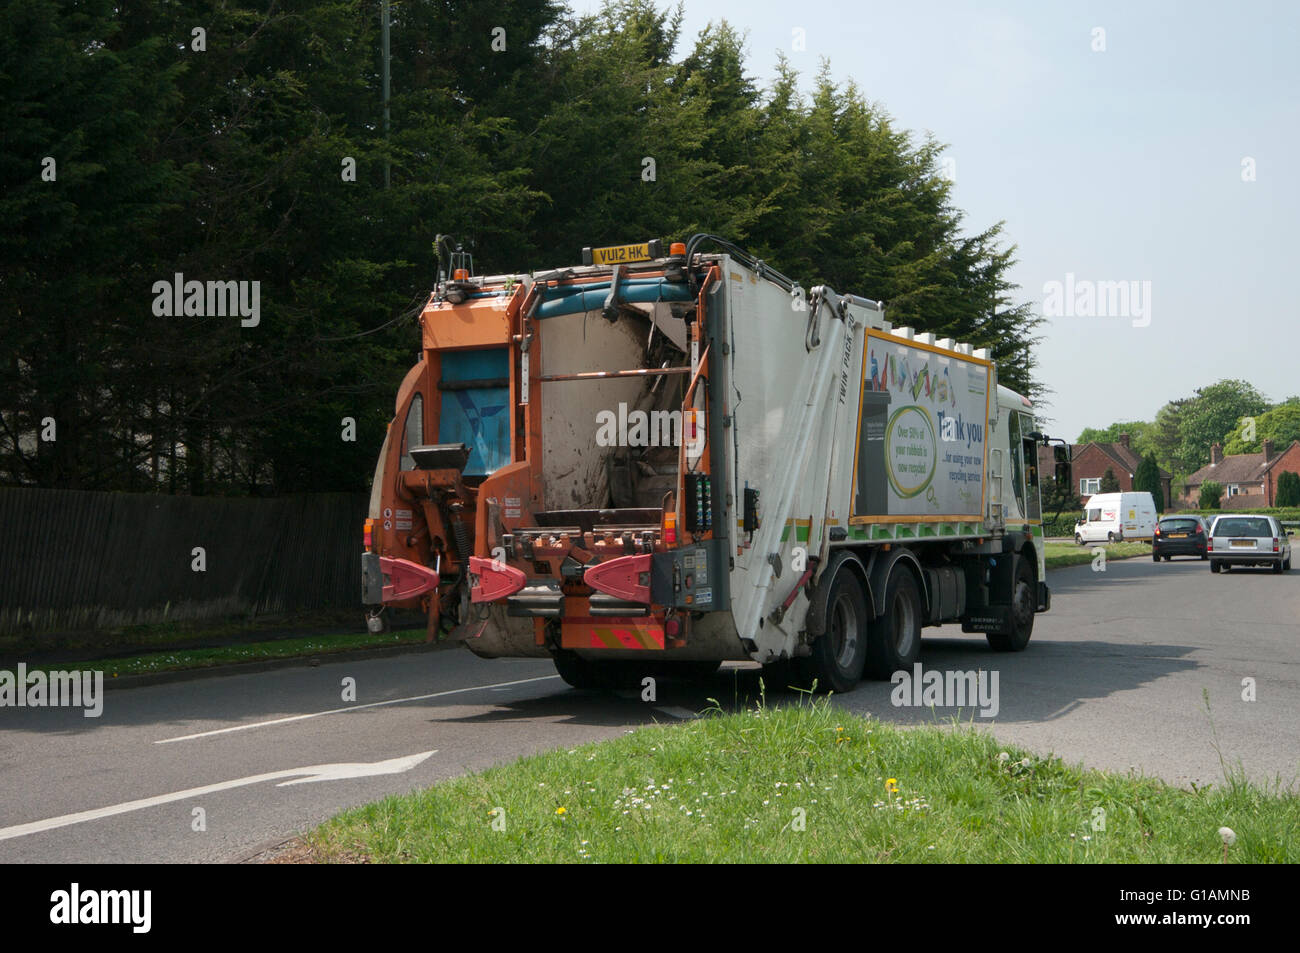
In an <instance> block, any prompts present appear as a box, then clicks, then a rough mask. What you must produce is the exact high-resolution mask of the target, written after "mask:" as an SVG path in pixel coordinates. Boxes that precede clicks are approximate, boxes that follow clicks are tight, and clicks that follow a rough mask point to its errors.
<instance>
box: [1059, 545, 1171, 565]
mask: <svg viewBox="0 0 1300 953" xmlns="http://www.w3.org/2000/svg"><path fill="white" fill-rule="evenodd" d="M1098 546H1101V548H1102V549H1104V550H1106V559H1108V560H1110V559H1131V558H1132V557H1134V556H1150V555H1151V544H1150V543H1106V544H1104V545H1103V544H1101V543H1086V544H1085V545H1083V546H1078V545H1075V544H1074V543H1047V544H1046V545H1045V548H1044V551H1043V558H1044V559H1045V560H1046V561H1047V568H1048V569H1060V568H1061V567H1062V566H1082V565H1084V564H1085V563H1090V562H1092V560H1093V558H1094V556H1093V552H1092V551H1093V550H1094V549H1096V548H1097V547H1098Z"/></svg>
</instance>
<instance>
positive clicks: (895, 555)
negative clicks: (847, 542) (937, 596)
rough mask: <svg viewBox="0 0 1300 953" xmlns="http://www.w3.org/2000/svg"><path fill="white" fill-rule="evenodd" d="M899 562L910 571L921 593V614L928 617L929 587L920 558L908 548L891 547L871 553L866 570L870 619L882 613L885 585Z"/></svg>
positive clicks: (883, 609)
mask: <svg viewBox="0 0 1300 953" xmlns="http://www.w3.org/2000/svg"><path fill="white" fill-rule="evenodd" d="M899 563H902V564H903V566H904V567H905V568H906V570H907V571H909V572H911V574H912V579H913V581H914V582H915V583H916V588H917V591H918V592H920V594H921V613H922V616H923V617H928V616H929V614H930V587H929V586H928V585H927V584H926V579H925V571H924V569H923V567H922V566H921V560H920V559H919V558H918V557H917V555H916V553H914V552H912V551H911V550H910V549H907V548H906V547H900V548H898V549H891V550H889V551H888V552H884V551H882V550H879V549H877V550H875V551H873V552H872V554H871V562H870V564H869V566H868V570H867V571H868V577H867V578H868V583H867V589H868V590H869V591H870V593H871V606H870V611H871V613H872V615H871V617H872V619H878V618H880V616H881V615H883V614H884V611H885V587H886V586H888V585H889V577H890V575H891V574H892V573H893V571H894V567H895V566H897V565H898V564H899Z"/></svg>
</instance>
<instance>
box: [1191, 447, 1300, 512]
mask: <svg viewBox="0 0 1300 953" xmlns="http://www.w3.org/2000/svg"><path fill="white" fill-rule="evenodd" d="M1286 471H1290V472H1292V473H1300V440H1293V441H1292V442H1291V446H1289V447H1287V448H1286V449H1285V450H1283V451H1282V452H1281V453H1277V452H1276V451H1275V450H1274V449H1273V441H1272V440H1265V441H1264V443H1263V451H1262V452H1260V453H1231V454H1228V455H1227V456H1224V454H1223V447H1222V445H1220V444H1217V443H1216V444H1213V445H1212V446H1211V447H1210V462H1209V463H1208V464H1206V465H1205V466H1203V467H1201V468H1200V469H1199V470H1197V471H1196V472H1195V473H1193V474H1192V475H1191V476H1189V477H1188V478H1187V484H1186V489H1185V491H1184V493H1183V502H1184V503H1186V504H1187V505H1189V506H1193V507H1194V506H1196V505H1197V503H1199V502H1200V495H1201V484H1203V483H1205V482H1206V481H1207V480H1213V481H1214V482H1215V483H1218V484H1220V485H1222V487H1223V499H1222V500H1221V501H1220V504H1219V506H1220V508H1221V509H1225V510H1238V509H1253V508H1255V507H1258V506H1273V505H1274V503H1273V501H1274V500H1275V499H1276V498H1277V478H1278V475H1279V474H1281V473H1283V472H1286Z"/></svg>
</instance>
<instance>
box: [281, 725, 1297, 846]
mask: <svg viewBox="0 0 1300 953" xmlns="http://www.w3.org/2000/svg"><path fill="white" fill-rule="evenodd" d="M435 757H437V756H436V755H435ZM891 782H892V783H891ZM1098 809H1100V812H1104V813H1098ZM498 812H503V813H498ZM801 818H802V820H801ZM1103 818H1104V829H1097V825H1098V822H1099V821H1101V820H1102V819H1103ZM494 821H496V822H497V826H503V827H504V830H497V829H495V828H494ZM502 822H504V823H502ZM1224 826H1227V827H1231V828H1232V829H1233V830H1234V831H1235V833H1236V835H1237V836H1236V843H1235V845H1234V846H1232V847H1231V848H1229V851H1228V857H1227V859H1228V860H1229V861H1230V862H1235V863H1242V862H1279V863H1295V862H1297V861H1300V836H1297V833H1298V832H1300V799H1298V798H1296V797H1295V796H1293V795H1287V794H1279V793H1277V791H1273V792H1267V791H1264V790H1262V789H1259V788H1257V787H1253V786H1251V785H1249V784H1247V783H1246V782H1245V781H1244V780H1242V778H1241V776H1240V775H1239V774H1237V775H1231V776H1230V777H1229V778H1228V781H1227V783H1226V784H1225V785H1223V786H1222V787H1220V786H1217V785H1216V786H1213V787H1211V788H1202V789H1200V790H1196V791H1184V790H1180V789H1178V788H1172V787H1169V786H1167V785H1165V784H1163V783H1162V782H1160V781H1158V780H1152V779H1149V778H1140V777H1132V776H1122V775H1115V774H1104V773H1099V772H1094V771H1087V772H1085V771H1083V770H1081V769H1078V768H1073V767H1068V766H1066V765H1065V764H1063V763H1062V762H1061V761H1060V760H1059V759H1056V758H1036V757H1034V756H1033V755H1027V754H1025V753H1024V752H1022V751H1020V750H1017V749H1014V748H1010V747H1007V746H1001V745H999V744H998V742H997V741H996V740H995V739H993V738H992V737H990V736H988V735H987V734H985V733H983V732H980V731H977V730H975V729H973V728H970V727H966V728H954V729H948V728H942V727H933V728H930V727H927V728H911V729H902V728H895V727H892V726H889V725H887V724H884V723H882V722H879V721H874V720H869V719H863V718H859V717H856V716H854V715H850V714H848V713H845V712H843V711H840V710H837V709H835V708H832V707H831V706H830V705H829V704H827V703H826V702H825V701H824V700H822V701H818V702H815V703H804V704H798V705H793V706H789V707H785V708H781V709H777V710H762V709H759V710H757V711H751V712H744V713H740V714H727V715H724V714H721V713H717V714H710V715H708V716H707V717H704V718H702V719H699V720H696V721H691V722H686V723H682V724H675V725H671V726H652V727H647V728H643V729H640V730H638V731H635V732H633V733H631V734H629V735H626V736H624V737H622V738H617V739H614V740H612V741H606V742H601V743H595V744H588V745H583V746H581V747H578V748H574V749H571V750H559V751H553V752H549V753H546V754H541V755H536V756H533V757H529V758H525V759H522V760H520V761H516V762H514V763H513V764H508V765H504V766H501V767H496V768H492V769H490V770H487V771H485V772H482V773H479V774H473V775H469V776H466V777H461V778H457V779H455V780H451V781H447V782H444V783H442V784H439V785H437V786H435V787H433V788H430V789H428V790H425V791H421V792H417V793H415V794H410V795H405V796H400V797H390V798H387V799H385V800H383V801H379V802H377V803H374V804H370V805H367V806H364V807H360V808H356V809H354V810H350V811H347V812H346V813H344V814H341V815H339V816H338V817H336V818H334V819H333V820H331V821H329V822H327V823H326V824H324V825H322V826H321V827H319V828H317V829H316V830H314V831H312V832H311V833H309V834H308V835H307V836H306V837H305V838H304V840H303V842H302V843H301V844H300V845H299V846H298V847H297V848H296V849H295V850H294V851H292V852H291V854H290V856H291V857H292V858H293V859H311V860H320V861H327V862H329V861H343V862H357V861H360V862H367V861H368V862H381V863H382V862H463V863H539V862H540V863H575V862H580V863H585V862H595V863H655V862H710V863H750V862H764V863H787V862H804V861H807V862H863V861H866V862H877V861H895V862H902V863H911V862H935V863H966V862H970V863H979V862H995V863H1076V862H1122V863H1215V862H1219V861H1221V860H1222V856H1223V845H1222V842H1221V839H1220V836H1219V834H1218V833H1217V832H1218V830H1219V828H1221V827H1224Z"/></svg>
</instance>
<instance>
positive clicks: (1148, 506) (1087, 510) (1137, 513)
mask: <svg viewBox="0 0 1300 953" xmlns="http://www.w3.org/2000/svg"><path fill="white" fill-rule="evenodd" d="M1155 529H1156V501H1155V500H1153V499H1151V494H1150V493H1096V494H1093V495H1092V496H1091V497H1089V498H1088V502H1087V503H1085V504H1083V517H1082V518H1081V519H1080V520H1079V521H1078V522H1077V523H1075V524H1074V541H1075V542H1076V543H1078V544H1080V545H1083V544H1084V543H1106V542H1119V541H1120V540H1122V539H1126V540H1129V541H1133V540H1146V541H1148V542H1150V540H1151V537H1152V535H1153V534H1154V533H1155Z"/></svg>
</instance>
